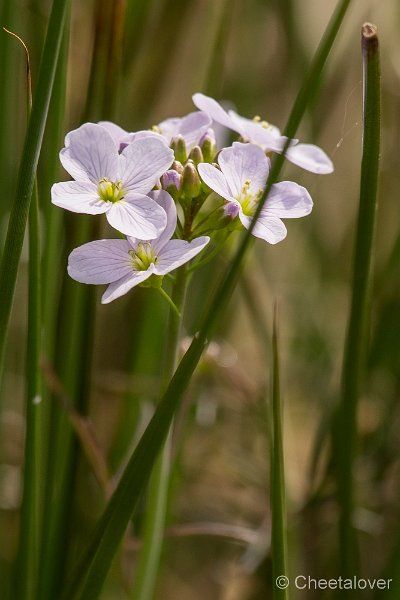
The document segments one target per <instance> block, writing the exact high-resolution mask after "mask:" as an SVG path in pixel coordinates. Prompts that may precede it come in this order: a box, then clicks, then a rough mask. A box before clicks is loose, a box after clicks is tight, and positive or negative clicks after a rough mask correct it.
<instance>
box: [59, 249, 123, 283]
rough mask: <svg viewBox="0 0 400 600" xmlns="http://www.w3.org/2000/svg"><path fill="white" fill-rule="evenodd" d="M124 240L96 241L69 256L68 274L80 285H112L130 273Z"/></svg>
mask: <svg viewBox="0 0 400 600" xmlns="http://www.w3.org/2000/svg"><path fill="white" fill-rule="evenodd" d="M129 249H130V245H129V243H128V242H127V241H126V240H96V241H95V242H89V243H88V244H84V245H83V246H79V248H75V250H73V251H72V252H71V254H70V255H69V259H68V274H69V276H70V277H72V279H75V280H76V281H80V282H81V283H94V284H101V283H112V282H113V281H117V280H118V279H121V277H125V276H126V275H128V274H129V273H131V272H132V269H133V267H132V263H131V258H130V255H129V254H128V250H129Z"/></svg>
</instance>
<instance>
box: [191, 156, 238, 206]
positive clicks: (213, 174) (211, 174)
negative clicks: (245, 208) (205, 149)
mask: <svg viewBox="0 0 400 600" xmlns="http://www.w3.org/2000/svg"><path fill="white" fill-rule="evenodd" d="M197 169H198V171H199V174H200V177H201V178H202V180H203V181H204V183H205V184H206V185H208V187H209V188H211V189H212V190H214V192H217V194H219V195H220V196H222V198H225V199H226V200H235V199H234V198H233V196H232V192H231V190H230V189H229V186H228V184H227V182H226V179H225V176H224V174H223V173H222V172H221V171H220V170H219V169H217V167H214V165H210V164H208V163H200V164H199V165H198V167H197Z"/></svg>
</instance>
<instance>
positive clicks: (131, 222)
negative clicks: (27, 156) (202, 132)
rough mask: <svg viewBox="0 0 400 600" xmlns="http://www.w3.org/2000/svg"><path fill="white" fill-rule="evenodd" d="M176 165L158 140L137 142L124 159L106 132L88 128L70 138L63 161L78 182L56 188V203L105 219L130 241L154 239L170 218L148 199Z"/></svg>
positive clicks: (92, 127) (61, 158)
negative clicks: (158, 182)
mask: <svg viewBox="0 0 400 600" xmlns="http://www.w3.org/2000/svg"><path fill="white" fill-rule="evenodd" d="M173 159H174V155H173V152H172V150H171V149H170V148H168V147H167V145H166V144H165V142H163V141H161V140H159V139H155V138H143V139H138V140H135V141H134V142H132V143H131V144H129V145H128V146H127V147H126V148H124V150H123V151H122V152H121V153H119V152H118V148H117V145H116V143H115V142H114V140H113V138H112V137H111V135H110V133H108V131H107V130H106V129H105V128H104V127H102V126H101V125H97V124H94V123H86V124H85V125H82V126H81V127H79V129H76V130H75V131H71V132H70V133H69V134H68V135H67V136H66V138H65V148H63V149H62V150H61V152H60V160H61V162H62V164H63V166H64V168H65V170H66V171H68V173H69V174H70V175H72V177H73V178H74V179H75V181H68V182H64V183H56V184H55V185H53V187H52V190H51V193H52V202H53V204H55V205H57V206H61V207H62V208H65V209H67V210H70V211H72V212H77V213H87V214H91V215H98V214H103V213H105V215H106V217H107V220H108V222H109V223H110V225H112V227H114V228H115V229H117V230H119V231H121V232H122V233H124V234H125V235H134V236H135V237H139V238H140V239H143V240H149V239H154V238H156V237H157V235H158V234H159V233H160V232H161V231H162V230H163V229H164V227H165V225H166V215H165V211H164V210H163V208H162V207H161V206H159V205H158V204H157V203H156V202H155V201H154V200H152V199H151V198H149V196H148V195H147V194H148V193H149V192H150V190H151V189H152V188H153V187H154V185H155V184H156V183H157V181H158V180H159V178H160V177H161V175H162V174H163V173H164V172H165V171H166V170H167V169H168V167H170V166H171V163H172V161H173Z"/></svg>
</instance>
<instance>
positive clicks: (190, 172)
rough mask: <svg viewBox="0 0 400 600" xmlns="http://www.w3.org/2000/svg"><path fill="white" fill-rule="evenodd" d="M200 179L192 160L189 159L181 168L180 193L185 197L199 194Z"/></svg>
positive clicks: (188, 197)
mask: <svg viewBox="0 0 400 600" xmlns="http://www.w3.org/2000/svg"><path fill="white" fill-rule="evenodd" d="M200 190H201V181H200V177H199V174H198V173H197V169H196V167H195V166H194V164H193V161H191V160H189V161H188V162H187V163H186V165H185V168H184V170H183V175H182V185H181V193H182V196H183V197H184V198H186V199H192V198H196V197H197V196H198V195H199V194H200Z"/></svg>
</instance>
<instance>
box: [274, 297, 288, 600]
mask: <svg viewBox="0 0 400 600" xmlns="http://www.w3.org/2000/svg"><path fill="white" fill-rule="evenodd" d="M271 521H272V526H271V553H272V586H273V597H274V599H275V600H287V599H288V597H289V592H288V589H287V587H285V586H284V583H285V578H287V577H288V568H287V556H286V555H287V549H286V544H287V542H286V500H285V467H284V454H283V432H282V403H281V386H280V364H279V340H278V323H277V307H276V305H275V308H274V323H273V331H272V449H271ZM279 582H281V583H279ZM282 583H283V585H282Z"/></svg>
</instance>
